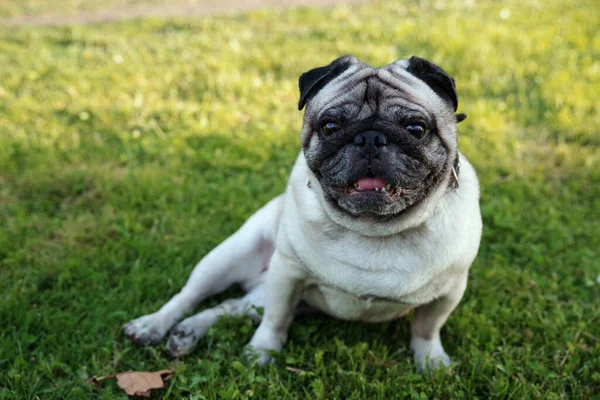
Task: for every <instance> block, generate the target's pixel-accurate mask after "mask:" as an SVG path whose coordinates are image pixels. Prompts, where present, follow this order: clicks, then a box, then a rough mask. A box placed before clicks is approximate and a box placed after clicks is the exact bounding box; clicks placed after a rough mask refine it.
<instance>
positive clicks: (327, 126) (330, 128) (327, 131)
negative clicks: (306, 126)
mask: <svg viewBox="0 0 600 400" xmlns="http://www.w3.org/2000/svg"><path fill="white" fill-rule="evenodd" d="M338 129H340V126H339V125H338V124H336V123H335V122H325V123H324V124H323V125H321V133H322V134H323V135H325V136H330V135H333V134H334V133H335V131H337V130H338Z"/></svg>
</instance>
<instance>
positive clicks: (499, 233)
mask: <svg viewBox="0 0 600 400" xmlns="http://www.w3.org/2000/svg"><path fill="white" fill-rule="evenodd" d="M152 2H153V3H155V4H158V3H160V1H159V0H153V1H152ZM139 3H140V2H139V1H134V0H111V1H108V2H104V7H107V8H110V7H116V8H118V9H120V10H126V8H127V7H129V6H131V7H137V6H139ZM98 10H100V8H99V2H94V1H91V0H80V1H75V0H68V1H61V2H58V1H55V0H52V1H41V0H37V1H34V0H30V1H23V2H13V1H6V0H5V1H0V18H5V19H2V20H0V321H1V322H0V399H4V398H6V399H12V398H15V399H35V398H37V397H39V398H41V399H49V398H56V399H58V398H61V399H62V398H81V399H86V398H124V397H125V395H124V394H123V393H121V392H120V390H119V389H118V388H117V387H116V385H115V383H114V381H113V382H110V381H105V382H104V383H103V384H102V388H101V389H98V388H95V387H94V386H92V385H90V384H88V383H86V382H85V379H87V378H89V377H91V376H94V375H97V376H99V375H105V374H109V373H112V372H117V371H125V370H130V369H131V370H158V369H162V368H165V367H170V366H172V365H174V366H175V368H176V373H175V376H174V378H173V379H172V380H170V381H169V382H168V383H167V388H166V389H163V390H161V391H158V392H156V393H154V394H153V397H154V398H163V397H164V398H175V399H178V398H198V399H203V398H210V399H213V398H249V397H254V398H260V399H262V398H296V397H298V398H305V397H314V398H345V399H351V398H352V399H362V398H381V399H390V398H415V399H426V398H544V399H561V398H599V397H598V395H599V393H600V362H599V361H598V360H600V302H599V295H600V282H599V279H600V267H599V263H598V259H599V257H600V251H599V248H600V239H599V238H600V200H599V199H600V164H599V161H600V151H599V146H600V132H599V126H600V112H599V111H600V110H599V106H598V93H600V33H599V30H598V22H599V20H598V16H599V15H600V3H598V2H597V1H594V0H587V1H573V0H567V1H559V0H551V1H543V2H542V1H535V0H526V1H523V2H519V3H518V4H517V3H503V2H499V1H491V0H485V1H448V2H441V1H420V2H409V1H379V2H367V3H365V4H364V5H353V6H348V5H338V6H335V7H333V8H315V7H308V8H306V7H302V8H289V9H285V10H274V9H269V8H267V9H259V10H255V11H250V12H244V13H226V14H224V15H220V16H210V17H202V18H194V19H158V18H144V19H136V20H130V21H118V22H112V23H103V24H95V25H73V26H64V25H53V26H42V27H34V26H29V25H27V24H19V23H14V20H8V19H6V18H15V17H19V16H23V15H28V16H30V17H34V18H35V17H36V16H39V15H43V16H48V15H50V16H53V17H54V18H55V19H56V18H58V19H59V20H60V16H61V15H78V13H85V12H87V13H89V12H97V11H98ZM11 21H12V22H11ZM343 54H353V55H356V56H357V57H359V58H361V59H363V60H364V61H366V62H368V63H370V64H372V65H384V64H387V63H389V62H391V61H393V60H396V59H398V58H408V57H410V56H411V55H413V54H414V55H418V56H420V57H424V58H427V59H429V60H431V61H433V62H435V63H436V64H438V65H440V66H441V67H442V68H444V69H445V70H446V71H447V72H448V73H450V74H451V75H452V76H453V77H454V78H455V80H456V83H457V89H458V94H459V112H465V113H467V114H468V115H469V118H468V119H467V120H466V121H465V122H463V123H461V125H460V127H459V131H460V133H459V147H460V150H461V151H462V152H463V153H464V154H465V155H466V156H467V157H468V158H469V159H470V160H471V162H472V163H473V164H474V166H475V167H476V169H477V171H478V173H479V177H480V181H481V185H482V198H481V205H482V213H483V218H484V234H483V240H482V246H481V250H480V253H479V256H478V258H477V260H476V261H475V263H474V265H473V267H472V274H471V279H470V286H469V288H468V289H467V293H466V295H465V297H464V299H463V301H462V303H461V305H460V306H459V307H458V309H457V310H456V311H455V312H454V314H453V315H452V316H451V317H450V320H449V321H448V323H447V324H446V326H445V328H444V330H443V335H444V340H445V347H446V350H447V351H448V353H449V354H450V355H451V357H452V359H453V361H454V365H453V368H452V369H450V370H446V371H440V372H437V373H434V374H425V375H418V374H416V373H415V372H414V369H413V366H412V360H411V355H410V352H409V350H408V340H409V329H408V324H407V323H406V321H402V320H401V321H398V322H394V323H387V324H377V325H363V324H353V323H346V322H340V321H335V320H331V319H327V318H323V317H319V316H314V317H308V318H304V319H301V320H300V321H298V322H297V323H296V324H295V325H294V326H293V328H292V330H291V338H290V343H289V344H288V346H287V347H286V348H285V350H284V351H283V353H282V355H281V357H280V363H279V365H278V366H269V367H264V368H255V367H248V366H245V365H243V364H242V363H240V361H241V359H240V353H241V350H242V347H243V345H244V344H245V343H246V342H247V341H248V340H249V338H250V336H251V334H252V332H253V330H254V326H253V324H252V323H251V322H250V321H249V320H247V319H244V318H228V319H224V320H222V321H221V322H220V323H219V324H218V325H217V326H216V327H215V328H213V329H211V331H210V332H209V334H208V336H207V337H206V338H205V339H204V340H203V341H202V342H201V343H200V344H199V346H198V348H197V350H196V351H195V352H194V353H193V354H192V355H190V356H188V357H186V358H184V359H182V360H179V361H176V362H173V361H171V360H170V359H169V357H168V356H167V353H166V352H165V351H164V350H163V349H162V348H161V347H157V348H136V347H134V346H132V345H131V344H130V343H129V342H128V341H127V340H126V339H125V337H124V335H123V333H122V329H121V326H122V324H123V323H124V322H126V321H128V320H129V319H132V318H134V317H137V316H140V315H143V314H146V313H149V312H152V311H154V310H156V309H157V308H158V307H160V306H161V305H162V304H163V303H164V302H165V301H167V300H168V299H169V298H170V297H171V296H172V295H173V294H175V293H176V292H177V291H178V290H179V289H180V287H181V286H182V285H183V284H184V283H185V280H186V278H187V277H188V276H189V274H190V272H191V270H192V268H193V265H194V264H195V263H196V262H197V261H198V260H199V259H200V258H201V257H202V256H203V255H204V254H206V253H207V252H208V251H209V250H210V249H211V248H213V247H214V246H215V245H216V244H218V243H219V242H220V241H222V240H223V239H224V238H226V237H227V236H229V235H230V234H231V233H233V232H234V231H235V230H236V229H237V228H238V227H239V226H240V225H241V224H242V223H243V221H244V220H245V219H246V218H247V217H248V216H249V215H251V214H252V212H253V211H254V210H256V209H257V208H259V207H260V206H261V205H262V204H264V203H265V202H267V201H268V200H269V199H270V198H272V197H274V196H275V195H277V194H278V193H280V192H282V191H283V190H284V188H285V183H286V179H287V175H288V173H289V171H290V169H291V165H292V162H293V160H294V158H295V156H296V155H297V152H298V151H299V149H300V145H299V135H300V127H301V113H299V112H298V111H297V99H298V93H297V78H298V76H299V75H300V74H301V73H302V72H304V71H306V70H308V69H310V68H313V67H316V66H322V65H325V64H327V63H329V62H330V61H331V60H332V59H334V58H336V57H338V56H340V55H343ZM235 293H236V292H235V290H233V291H230V292H228V293H227V294H226V295H224V296H222V297H220V298H218V299H215V300H212V301H209V302H207V303H206V304H203V306H204V305H214V304H216V302H217V301H218V300H219V299H221V300H222V299H223V298H225V297H227V296H230V295H232V294H235ZM286 367H287V369H286ZM289 368H292V370H289ZM36 396H37V397H36ZM594 396H596V397H594Z"/></svg>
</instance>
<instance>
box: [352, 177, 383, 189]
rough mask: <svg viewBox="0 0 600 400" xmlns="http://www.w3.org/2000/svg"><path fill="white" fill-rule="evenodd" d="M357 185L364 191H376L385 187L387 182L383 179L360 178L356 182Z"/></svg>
mask: <svg viewBox="0 0 600 400" xmlns="http://www.w3.org/2000/svg"><path fill="white" fill-rule="evenodd" d="M356 184H357V185H358V186H360V187H361V188H362V189H363V190H374V189H375V188H382V187H384V186H385V185H387V182H386V181H384V180H383V179H381V178H360V179H359V180H357V181H356Z"/></svg>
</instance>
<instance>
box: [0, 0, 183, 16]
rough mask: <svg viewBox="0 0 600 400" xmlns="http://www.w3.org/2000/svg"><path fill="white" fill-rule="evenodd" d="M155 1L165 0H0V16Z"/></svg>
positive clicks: (68, 12)
mask: <svg viewBox="0 0 600 400" xmlns="http://www.w3.org/2000/svg"><path fill="white" fill-rule="evenodd" d="M193 2H194V0H187V3H186V2H185V0H179V3H180V4H188V3H193ZM157 3H165V0H0V18H11V17H22V16H38V15H44V16H47V15H73V14H78V13H86V12H87V13H89V12H100V11H106V10H111V9H123V8H127V7H140V6H144V5H148V4H157Z"/></svg>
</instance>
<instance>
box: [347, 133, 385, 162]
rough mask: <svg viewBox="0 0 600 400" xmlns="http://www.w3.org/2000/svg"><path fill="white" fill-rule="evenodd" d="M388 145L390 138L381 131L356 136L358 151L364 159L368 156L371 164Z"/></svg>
mask: <svg viewBox="0 0 600 400" xmlns="http://www.w3.org/2000/svg"><path fill="white" fill-rule="evenodd" d="M387 144H388V137H387V136H386V135H385V133H383V132H379V131H364V132H361V133H359V134H358V135H356V136H354V145H355V146H356V150H357V151H358V153H359V154H360V155H362V156H363V157H365V156H368V157H369V162H371V160H372V159H373V158H377V157H379V155H380V154H381V150H383V149H384V148H385V146H386V145H387Z"/></svg>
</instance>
